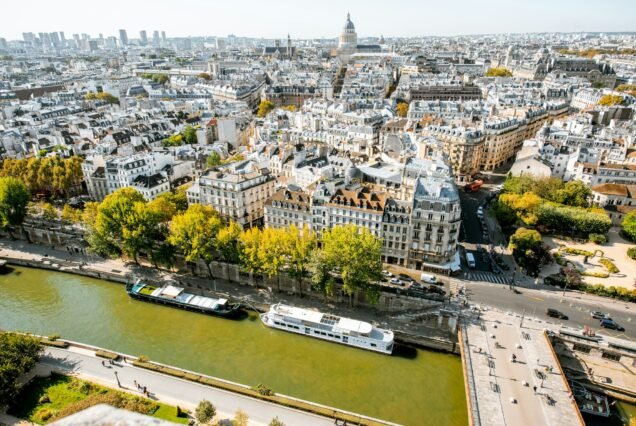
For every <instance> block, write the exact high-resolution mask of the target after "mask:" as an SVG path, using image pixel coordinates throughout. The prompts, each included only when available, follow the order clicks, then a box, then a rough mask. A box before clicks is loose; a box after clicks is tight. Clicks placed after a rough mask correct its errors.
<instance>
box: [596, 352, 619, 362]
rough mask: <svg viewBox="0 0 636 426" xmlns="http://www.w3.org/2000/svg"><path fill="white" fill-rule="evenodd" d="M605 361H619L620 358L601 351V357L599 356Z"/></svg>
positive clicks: (614, 354) (617, 355)
mask: <svg viewBox="0 0 636 426" xmlns="http://www.w3.org/2000/svg"><path fill="white" fill-rule="evenodd" d="M601 356H602V357H603V358H605V359H609V360H610V361H620V359H621V356H620V355H619V354H617V353H614V352H606V351H603V355H601Z"/></svg>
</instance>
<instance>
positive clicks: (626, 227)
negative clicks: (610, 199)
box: [621, 210, 636, 242]
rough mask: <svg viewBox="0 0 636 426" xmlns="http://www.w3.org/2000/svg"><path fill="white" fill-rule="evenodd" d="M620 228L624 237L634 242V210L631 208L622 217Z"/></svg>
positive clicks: (635, 217)
mask: <svg viewBox="0 0 636 426" xmlns="http://www.w3.org/2000/svg"><path fill="white" fill-rule="evenodd" d="M621 229H622V230H623V235H625V237H627V238H628V239H630V240H632V241H633V242H636V210H632V211H631V212H629V213H627V214H626V215H625V217H623V222H622V223H621Z"/></svg>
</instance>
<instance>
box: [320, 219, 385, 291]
mask: <svg viewBox="0 0 636 426" xmlns="http://www.w3.org/2000/svg"><path fill="white" fill-rule="evenodd" d="M320 241H321V243H322V252H323V259H322V260H323V261H324V262H325V264H326V265H328V266H330V267H331V269H332V270H333V269H336V268H337V269H336V270H339V271H340V276H341V277H342V282H343V285H342V289H343V291H344V292H345V294H348V295H349V296H353V294H354V293H355V292H356V291H357V290H363V291H364V292H365V294H366V295H367V297H368V298H369V300H371V301H372V302H373V301H377V299H378V297H379V295H380V289H379V286H378V285H377V281H379V280H381V279H382V255H381V251H382V244H381V242H380V240H379V239H378V238H376V237H375V236H374V235H373V234H372V233H371V231H369V230H368V229H367V228H359V227H357V226H355V225H345V226H336V227H334V228H331V229H328V230H327V231H325V232H324V233H323V234H322V237H321V240H320Z"/></svg>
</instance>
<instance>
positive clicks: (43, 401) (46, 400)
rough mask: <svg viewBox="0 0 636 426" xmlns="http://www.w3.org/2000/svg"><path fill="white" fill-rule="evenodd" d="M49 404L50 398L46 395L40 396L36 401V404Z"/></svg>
mask: <svg viewBox="0 0 636 426" xmlns="http://www.w3.org/2000/svg"><path fill="white" fill-rule="evenodd" d="M49 402H51V398H49V396H48V395H42V396H41V397H40V399H38V404H48V403H49Z"/></svg>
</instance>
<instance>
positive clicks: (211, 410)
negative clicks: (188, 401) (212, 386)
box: [194, 399, 216, 424]
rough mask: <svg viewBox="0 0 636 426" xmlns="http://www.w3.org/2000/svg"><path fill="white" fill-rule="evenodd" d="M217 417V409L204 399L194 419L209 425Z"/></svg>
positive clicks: (195, 412)
mask: <svg viewBox="0 0 636 426" xmlns="http://www.w3.org/2000/svg"><path fill="white" fill-rule="evenodd" d="M214 416H216V407H215V406H214V405H213V404H212V403H211V402H210V401H208V400H207V399H203V400H201V401H200V402H199V405H197V408H196V409H195V410H194V417H195V418H196V419H197V421H198V422H199V423H204V424H205V423H209V422H210V421H212V419H213V418H214Z"/></svg>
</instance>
